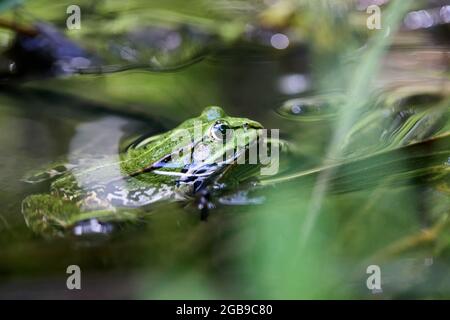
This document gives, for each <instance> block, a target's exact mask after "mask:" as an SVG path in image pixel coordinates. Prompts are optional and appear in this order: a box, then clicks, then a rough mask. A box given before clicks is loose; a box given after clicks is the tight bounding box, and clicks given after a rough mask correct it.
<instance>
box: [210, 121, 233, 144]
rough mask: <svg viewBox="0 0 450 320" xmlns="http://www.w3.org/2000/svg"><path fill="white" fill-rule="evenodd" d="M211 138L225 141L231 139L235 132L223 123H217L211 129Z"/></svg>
mask: <svg viewBox="0 0 450 320" xmlns="http://www.w3.org/2000/svg"><path fill="white" fill-rule="evenodd" d="M210 134H211V136H212V137H213V138H214V139H216V140H222V141H223V140H225V138H230V137H231V136H232V134H233V130H232V129H231V128H230V126H229V125H228V124H227V123H226V122H223V121H217V122H216V123H215V124H214V125H213V126H212V127H211V129H210Z"/></svg>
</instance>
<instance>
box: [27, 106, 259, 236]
mask: <svg viewBox="0 0 450 320" xmlns="http://www.w3.org/2000/svg"><path fill="white" fill-rule="evenodd" d="M262 128H263V127H262V126H261V124H259V123H258V122H255V121H252V120H249V119H245V118H235V117H229V116H227V115H226V114H225V113H224V111H223V110H222V109H221V108H219V107H214V106H213V107H208V108H206V109H205V110H204V111H203V112H202V114H201V115H200V116H199V117H197V118H193V119H189V120H187V121H185V122H183V123H182V124H180V125H179V126H178V127H177V128H175V129H174V130H171V131H168V132H166V133H163V134H160V135H156V136H152V137H141V138H140V139H138V140H136V141H134V142H133V143H132V144H131V145H130V146H129V147H128V148H127V149H126V150H125V151H124V152H123V153H122V154H120V156H119V158H117V157H116V161H108V160H105V159H103V160H98V161H97V162H95V161H93V162H92V163H89V164H88V165H86V164H84V166H80V165H76V164H73V165H68V164H66V165H64V166H59V167H55V168H52V169H50V170H47V171H45V172H41V173H38V174H36V175H33V176H32V177H30V178H29V179H27V181H28V182H40V181H42V180H49V179H52V182H51V186H50V193H49V194H37V195H31V196H28V197H27V198H26V199H25V200H24V201H23V203H22V212H23V214H24V217H25V220H26V222H27V224H28V226H29V227H30V228H31V229H32V230H33V231H35V232H37V233H40V234H44V235H63V234H65V231H67V230H68V229H70V228H72V227H73V226H75V225H77V224H79V223H88V222H92V221H95V223H96V225H97V227H98V228H100V229H101V228H102V226H107V224H106V223H105V224H103V225H102V222H107V221H126V220H133V219H135V218H136V217H137V216H139V215H140V214H142V213H143V212H145V209H146V208H147V206H148V205H150V204H153V203H155V202H157V201H162V200H166V201H167V200H168V201H186V200H190V199H193V200H194V201H195V202H196V204H197V206H198V209H199V210H200V212H201V217H202V219H205V218H206V216H207V214H208V210H209V209H210V208H211V207H212V203H211V202H210V196H211V192H213V191H214V192H216V191H217V190H219V191H223V190H224V189H230V188H232V186H236V185H237V184H239V183H242V182H243V181H244V180H246V181H247V180H248V178H251V177H252V176H254V175H255V174H256V173H257V170H255V169H258V168H259V167H258V164H252V165H242V166H244V167H245V169H244V170H241V172H237V171H238V170H239V169H238V167H240V166H241V165H237V164H236V162H237V161H236V160H237V159H238V158H239V157H243V156H245V154H246V151H247V150H249V149H250V148H249V147H250V146H252V145H255V144H256V143H257V141H259V138H260V129H262ZM225 138H227V139H225ZM236 169H237V170H236ZM230 186H231V187H230Z"/></svg>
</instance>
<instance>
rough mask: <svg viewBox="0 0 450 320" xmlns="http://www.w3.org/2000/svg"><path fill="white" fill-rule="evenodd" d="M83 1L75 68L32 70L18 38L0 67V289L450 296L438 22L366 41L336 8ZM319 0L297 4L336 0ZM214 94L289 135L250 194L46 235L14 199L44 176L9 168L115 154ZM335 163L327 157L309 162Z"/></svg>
mask: <svg viewBox="0 0 450 320" xmlns="http://www.w3.org/2000/svg"><path fill="white" fill-rule="evenodd" d="M39 2H41V6H39ZM175 2H177V1H175ZM175 2H174V3H175ZM281 2H283V1H281ZM288 2H289V1H286V3H288ZM88 3H89V1H82V4H81V5H80V6H81V8H82V10H86V12H85V14H86V20H84V18H83V20H82V25H83V27H82V29H81V30H80V32H79V33H77V31H76V30H75V31H74V30H71V31H70V32H69V31H67V32H66V34H67V35H68V39H70V41H73V43H76V44H77V46H78V45H79V46H80V47H83V48H88V49H90V50H92V52H95V54H96V55H97V56H98V57H100V58H101V59H99V60H95V59H92V61H91V62H92V63H93V64H92V65H90V67H91V69H83V70H82V72H81V73H82V74H72V73H73V71H74V69H73V68H76V67H77V66H79V65H80V64H79V63H80V61H81V60H79V59H78V60H76V62H77V64H76V66H75V65H73V64H70V63H69V67H70V68H69V67H67V64H64V66H66V67H67V68H65V69H64V68H62V69H58V71H57V72H56V71H55V70H54V69H52V70H51V73H54V74H50V75H49V74H45V75H44V74H43V72H42V70H35V69H34V68H31V67H30V65H31V66H33V61H34V60H30V61H31V62H32V63H28V62H30V61H28V62H27V61H26V59H25V60H20V59H23V57H20V59H19V58H18V59H19V60H17V61H16V66H19V67H22V68H23V69H20V68H19V69H17V70H21V71H20V72H16V73H15V74H14V75H13V76H11V75H9V76H8V77H6V80H5V79H4V80H3V82H2V84H1V86H0V132H1V133H2V134H1V135H0V148H1V150H2V152H1V153H0V158H1V162H0V163H1V166H0V248H1V249H0V298H67V299H70V298H156V299H161V298H189V299H195V298H380V297H381V298H402V297H407V298H408V297H414V298H428V297H437V298H441V297H449V296H450V278H449V275H450V272H449V268H450V260H449V258H450V251H449V247H448V245H449V239H448V231H449V223H448V221H447V215H448V209H449V206H450V201H449V200H450V198H449V197H448V190H449V188H448V171H449V164H448V159H449V157H450V145H449V138H448V132H449V129H450V127H449V124H448V113H449V110H450V103H449V102H450V84H449V83H450V79H449V77H448V70H449V65H450V64H449V47H448V33H447V34H446V33H445V30H447V29H444V32H443V30H442V29H440V28H441V27H439V28H438V27H436V28H434V29H432V30H428V31H423V30H418V31H417V32H412V31H411V30H405V29H401V32H400V33H399V34H396V37H395V38H394V39H391V41H392V42H393V43H394V45H393V46H392V47H391V48H390V50H389V52H388V53H386V54H380V57H378V58H377V52H378V51H377V50H378V49H377V44H376V43H377V42H375V45H374V46H373V47H375V49H373V48H372V47H371V46H370V45H369V46H368V45H367V43H366V41H365V40H364V39H365V37H368V35H367V34H366V31H362V32H357V31H355V30H359V29H355V28H358V26H359V25H357V26H355V25H349V22H348V21H353V20H351V19H348V20H345V19H344V22H342V21H341V20H340V18H339V15H337V18H336V20H337V21H334V20H333V21H326V22H324V23H323V25H322V26H321V27H320V28H319V27H318V29H317V35H316V33H314V35H310V36H306V35H305V31H304V30H303V31H302V29H301V28H302V24H301V23H300V24H299V23H298V20H296V19H293V20H292V21H291V20H289V21H290V22H289V23H288V22H286V23H287V24H288V25H289V24H290V23H292V24H293V25H292V26H284V24H282V23H281V25H282V27H280V26H278V25H277V23H275V22H274V21H272V20H270V19H269V18H266V19H267V20H264V19H263V18H261V19H263V20H262V21H264V23H266V25H258V22H255V20H254V19H251V18H250V17H251V16H254V14H255V13H259V14H261V17H264V15H263V14H262V13H261V12H265V11H264V9H266V8H265V7H264V6H262V7H260V6H258V5H255V4H253V3H252V2H249V4H247V5H245V4H244V3H243V2H241V1H237V2H236V4H235V7H232V6H231V7H230V8H228V7H227V5H226V4H225V3H224V2H222V1H219V2H218V3H217V4H215V5H214V6H212V7H213V9H214V10H213V9H211V5H209V6H207V8H206V9H205V7H204V6H205V4H202V3H201V1H198V3H197V2H196V4H195V5H194V8H191V9H189V8H187V7H186V6H183V5H181V4H180V2H177V3H178V5H177V6H176V5H173V6H171V5H168V4H163V3H162V2H161V3H159V2H155V4H152V5H148V6H144V7H145V10H142V11H141V12H140V14H136V17H135V20H134V19H131V17H132V16H133V15H132V14H131V13H133V12H135V11H133V10H136V6H137V8H140V7H139V6H142V3H140V2H139V1H131V2H130V7H129V8H128V9H127V10H129V11H127V10H125V9H124V8H123V7H121V6H120V4H119V3H118V2H115V1H105V2H102V4H98V5H97V6H96V5H94V4H91V5H88ZM349 3H350V1H349ZM427 5H435V6H442V7H443V5H441V4H434V3H431V4H427ZM221 6H223V7H224V8H228V11H227V10H225V11H224V12H225V13H220V12H221V10H219V9H220V7H221ZM62 7H64V6H63V4H58V5H51V4H49V3H47V1H34V2H33V3H28V4H25V7H24V8H23V9H24V10H25V12H31V13H32V14H33V15H37V16H39V18H40V19H41V20H43V22H45V23H48V24H49V25H52V26H54V27H55V28H56V29H55V30H60V31H64V22H65V18H66V17H67V15H66V14H65V13H64V11H63V14H62V15H61V16H60V12H59V11H60V10H59V9H61V8H62ZM349 7H350V8H351V6H350V5H348V7H346V6H344V8H347V9H346V10H348V11H343V12H347V13H346V14H348V15H350V14H351V13H352V12H353V11H352V10H351V9H348V8H349ZM64 8H65V7H64ZM195 8H197V10H199V11H198V12H196V11H195ZM341 9H342V8H341ZM152 10H156V11H152ZM208 10H209V11H208ZM317 10H318V12H315V10H314V9H311V8H310V11H311V12H309V11H307V12H309V13H308V14H306V15H305V16H303V17H304V18H305V17H306V18H307V19H314V17H315V18H317V16H315V15H317V14H319V16H321V15H323V14H325V15H326V14H330V15H332V14H336V12H335V11H333V13H330V12H328V11H327V9H326V8H322V7H321V6H319V5H318V6H317ZM398 10H399V12H401V9H398ZM408 10H409V12H410V11H411V10H413V9H408ZM408 10H405V11H406V12H408ZM82 12H83V11H82ZM155 12H156V13H155ZM268 12H270V11H268ZM327 12H328V13H327ZM158 14H160V15H161V16H160V17H159V18H160V19H158V17H156V18H155V15H156V16H158ZM209 14H211V15H212V16H211V17H209V20H208V15H209ZM227 14H228V15H231V16H232V17H233V19H230V18H229V16H227ZM252 14H253V15H252ZM293 14H294V15H295V14H298V15H300V16H302V15H301V14H300V13H298V12H296V13H293ZM309 14H311V16H309ZM342 14H344V13H342ZM360 14H361V13H359V15H360ZM403 14H404V13H403ZM4 15H5V17H4V18H5V19H6V18H10V12H9V11H8V10H7V11H5V14H4ZM214 18H217V19H219V21H220V22H223V28H219V27H218V26H217V24H218V23H214V21H210V20H213V19H214ZM28 19H29V18H26V19H23V20H25V21H23V23H24V25H26V23H27V21H26V20H28ZM152 19H154V20H152ZM280 19H281V18H280ZM160 20H162V21H165V23H162V24H161V23H159V24H158V23H156V26H154V25H153V26H152V24H151V23H148V22H147V23H144V22H145V21H153V22H154V21H157V22H160ZM143 21H144V22H143ZM167 21H169V22H170V23H167ZM41 22H42V21H41ZM269 22H270V23H269ZM84 23H85V25H84ZM259 23H261V24H262V22H259ZM271 23H272V24H273V25H270V24H271ZM267 24H269V26H268V25H267ZM161 25H162V26H161ZM242 25H244V26H246V27H245V28H244V29H243V30H244V31H245V32H244V33H243V34H244V35H242V34H241V33H242V32H243V31H242V30H241V29H242V28H241V27H242ZM99 26H102V27H101V29H100V27H99ZM105 26H106V27H105ZM225 26H227V28H225ZM113 27H114V28H113ZM359 27H360V26H359ZM96 28H98V29H96ZM280 28H281V29H280ZM442 28H448V24H447V25H445V24H444V26H443V27H442ZM96 30H98V34H96V32H95V31H96ZM296 30H297V31H296ZM298 30H300V31H298ZM330 30H334V31H335V34H334V37H335V38H336V39H333V37H329V36H330V34H328V32H331V31H330ZM310 31H311V30H310ZM283 32H284V33H283ZM3 33H5V34H8V35H7V36H5V37H6V39H8V40H11V39H12V36H13V33H12V34H11V30H8V31H3ZM3 33H2V34H3ZM354 33H355V34H354ZM58 37H59V35H58ZM321 37H323V38H321ZM374 37H375V36H374ZM384 38H386V37H381V40H380V39H378V40H379V41H380V43H382V42H383V40H382V39H384ZM346 41H348V42H346ZM58 43H59V46H61V45H62V46H67V47H68V48H70V49H71V50H69V51H71V54H72V53H73V52H75V51H76V50H75V49H73V48H72V47H71V46H70V45H67V44H64V43H63V44H61V42H58ZM180 44H183V45H182V46H181V47H180ZM385 45H387V44H385ZM57 47H58V46H57ZM180 48H181V49H180ZM380 48H383V45H380ZM371 50H372V51H371ZM366 51H367V52H369V54H365V52H366ZM76 54H81V53H79V52H78V51H76ZM83 54H84V53H83ZM10 57H11V56H9V58H10ZM12 57H16V58H17V57H19V55H18V54H17V51H15V53H14V52H13V56H12ZM3 58H4V56H3ZM9 58H8V59H9ZM72 58H73V57H72ZM30 59H31V58H30ZM33 59H34V58H33ZM63 60H64V59H62V60H60V62H61V61H63ZM8 61H9V60H8ZM24 61H25V62H27V63H25V62H24ZM71 61H72V60H71ZM142 61H145V65H142ZM3 62H4V61H2V66H3ZM63 62H64V63H66V61H65V60H64V61H63ZM72 62H73V61H72ZM84 62H86V61H84ZM21 63H22V64H21ZM34 63H37V60H36V61H34ZM99 65H100V66H101V67H99ZM372 65H374V66H378V67H379V70H378V69H377V68H376V67H374V69H371V68H372V67H370V66H372ZM41 66H42V65H41ZM365 66H369V67H367V68H366V67H365ZM125 69H130V70H126V71H122V70H125ZM163 69H164V70H163ZM165 69H167V70H165ZM61 70H62V71H61ZM119 70H121V71H122V72H118V71H119ZM373 70H377V71H378V72H375V71H374V72H372V71H373ZM22 71H23V74H22ZM47 71H48V70H47ZM113 71H114V72H113ZM358 72H359V73H358ZM75 73H76V72H75ZM369 78H371V79H370V80H373V81H369ZM2 79H3V78H2ZM358 81H360V82H359V83H358ZM366 81H367V82H366ZM366 83H367V84H368V86H367V87H365V84H366ZM359 87H361V88H359ZM352 99H354V100H352ZM355 101H356V103H355ZM211 105H218V106H221V107H223V108H224V110H225V111H226V112H227V114H229V115H233V116H237V117H248V118H250V119H252V120H255V121H259V122H261V123H262V124H263V125H264V127H266V128H273V129H279V130H280V131H279V132H280V138H281V139H282V140H283V141H284V142H285V143H286V144H287V145H288V152H287V153H282V154H281V156H280V168H281V170H280V175H277V176H275V177H268V178H267V179H264V178H262V181H263V182H262V188H256V189H255V190H251V191H252V192H253V191H254V193H255V195H254V196H255V197H260V199H264V201H263V202H260V201H254V202H249V203H247V204H245V205H239V204H240V201H243V198H245V199H246V197H245V196H243V197H241V198H239V199H234V200H233V201H229V202H231V204H232V205H224V204H223V203H224V202H222V204H217V205H216V208H215V209H214V210H212V212H211V213H210V216H209V217H208V220H207V221H201V220H200V217H199V213H198V210H196V208H195V206H194V205H192V203H184V202H182V203H167V202H161V203H156V204H154V205H153V206H152V207H151V209H149V210H148V212H147V214H146V215H145V217H143V218H142V219H140V220H139V221H138V222H137V223H130V224H127V223H119V224H115V223H112V224H111V225H109V224H108V225H106V224H105V225H104V226H106V227H105V228H106V229H102V230H103V231H102V232H99V233H96V234H92V233H90V232H83V230H90V229H89V228H93V227H92V226H89V225H81V226H79V227H80V228H81V229H78V230H81V231H80V232H69V233H67V235H66V236H64V237H45V236H43V235H40V234H36V233H34V232H33V231H32V230H31V229H30V228H29V226H27V223H26V221H25V219H24V216H23V214H22V210H21V204H22V201H23V200H24V199H25V198H26V197H27V196H29V195H31V194H39V193H48V191H49V183H48V182H44V183H39V184H29V183H26V182H24V177H26V176H28V175H29V174H30V172H34V171H36V170H40V169H42V168H46V167H47V166H49V165H50V164H52V163H55V162H58V161H63V162H64V163H66V162H71V161H72V160H73V161H75V162H76V161H77V160H78V159H80V158H86V157H91V156H94V157H101V156H104V155H109V156H113V157H117V158H118V157H119V153H120V152H121V151H123V146H124V144H126V142H130V141H133V139H135V138H136V137H139V136H141V135H156V134H159V133H162V132H166V131H168V130H171V129H172V128H174V127H175V126H176V125H178V124H179V123H181V122H182V121H184V120H186V119H189V118H193V117H197V116H198V115H199V114H200V113H201V111H202V110H203V109H204V108H205V107H206V106H211ZM435 109H436V111H434V110H435ZM347 110H350V111H347ZM348 123H349V124H350V125H347V124H348ZM340 130H341V131H342V130H343V131H344V133H345V135H343V136H342V137H341V138H342V140H337V141H338V143H334V141H335V139H338V138H337V137H339V132H340ZM346 148H347V149H346ZM335 163H339V164H340V163H344V164H343V165H340V166H338V167H337V168H332V169H330V170H325V167H326V166H330V165H334V164H335ZM271 179H274V180H273V181H271ZM264 181H265V182H264ZM324 181H325V182H324ZM324 185H325V187H323V186H324ZM245 199H244V200H245ZM255 199H256V198H255ZM243 202H245V201H243ZM228 204H230V203H228ZM311 212H312V213H314V214H311ZM91 222H92V221H88V222H87V223H91ZM308 226H309V227H308ZM83 228H84V229H83ZM80 233H83V234H80ZM86 233H88V234H86ZM70 265H78V266H80V268H81V270H82V275H83V276H82V277H83V278H82V290H68V289H67V287H66V280H67V277H68V274H67V273H66V270H67V267H68V266H70ZM370 265H379V266H381V270H382V275H383V278H382V279H383V281H382V285H383V289H382V290H378V291H375V292H372V291H371V290H369V289H368V288H367V286H366V279H367V277H368V274H367V272H366V271H367V267H368V266H370Z"/></svg>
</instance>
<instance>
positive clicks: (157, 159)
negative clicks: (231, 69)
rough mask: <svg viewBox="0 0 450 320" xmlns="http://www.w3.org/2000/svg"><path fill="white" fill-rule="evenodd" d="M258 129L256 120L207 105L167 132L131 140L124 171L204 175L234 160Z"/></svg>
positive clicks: (253, 137)
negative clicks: (193, 116)
mask: <svg viewBox="0 0 450 320" xmlns="http://www.w3.org/2000/svg"><path fill="white" fill-rule="evenodd" d="M262 128H263V126H262V125H261V124H260V123H258V122H256V121H253V120H250V119H246V118H238V117H230V116H228V115H227V114H225V112H224V110H223V109H222V108H220V107H217V106H210V107H207V108H206V109H205V110H204V111H203V112H202V113H201V114H200V116H198V117H196V118H192V119H188V120H186V121H184V122H183V123H181V124H180V125H179V126H178V127H176V128H175V129H173V130H171V131H169V132H166V133H164V134H162V135H158V136H154V137H149V138H145V139H140V140H139V141H137V142H135V143H134V144H133V145H132V146H131V147H130V148H129V149H128V151H127V157H128V158H129V159H132V160H133V161H126V162H124V164H125V166H128V168H125V170H126V172H127V173H128V174H130V175H132V176H135V175H140V174H142V173H146V172H153V173H156V174H161V175H169V176H170V175H172V176H181V175H185V176H189V175H190V176H198V175H203V176H207V175H210V174H212V173H214V172H216V171H217V170H220V169H223V168H224V167H225V166H227V165H229V164H231V163H235V161H236V160H237V159H238V158H239V157H241V156H243V155H244V154H245V152H246V151H247V150H248V149H249V147H250V146H253V145H255V144H256V142H257V140H258V137H259V135H260V129H262Z"/></svg>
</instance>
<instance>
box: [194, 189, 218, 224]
mask: <svg viewBox="0 0 450 320" xmlns="http://www.w3.org/2000/svg"><path fill="white" fill-rule="evenodd" d="M196 203H197V208H198V210H199V211H200V219H201V220H202V221H206V220H207V219H208V216H209V211H210V210H211V209H213V208H214V203H213V202H212V201H211V191H210V190H209V189H208V188H204V189H202V190H200V191H199V192H197V199H196Z"/></svg>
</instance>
